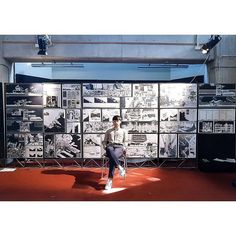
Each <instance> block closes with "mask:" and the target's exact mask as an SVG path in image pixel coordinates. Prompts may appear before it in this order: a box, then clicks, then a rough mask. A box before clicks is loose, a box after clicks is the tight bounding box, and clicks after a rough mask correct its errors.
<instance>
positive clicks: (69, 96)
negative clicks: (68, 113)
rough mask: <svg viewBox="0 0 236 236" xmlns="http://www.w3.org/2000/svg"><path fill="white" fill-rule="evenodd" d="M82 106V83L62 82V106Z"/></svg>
mask: <svg viewBox="0 0 236 236" xmlns="http://www.w3.org/2000/svg"><path fill="white" fill-rule="evenodd" d="M80 107H81V85H80V84H62V108H80Z"/></svg>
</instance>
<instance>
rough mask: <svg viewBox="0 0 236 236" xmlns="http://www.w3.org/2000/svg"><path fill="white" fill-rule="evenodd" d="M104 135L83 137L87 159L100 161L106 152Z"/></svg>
mask: <svg viewBox="0 0 236 236" xmlns="http://www.w3.org/2000/svg"><path fill="white" fill-rule="evenodd" d="M103 138H104V135H102V134H84V135H83V139H84V140H83V147H84V153H83V155H84V158H85V159H89V158H90V159H91V158H92V159H93V158H94V159H98V158H99V159H100V158H101V156H102V154H103V153H104V152H105V151H104V149H103V147H102V140H103Z"/></svg>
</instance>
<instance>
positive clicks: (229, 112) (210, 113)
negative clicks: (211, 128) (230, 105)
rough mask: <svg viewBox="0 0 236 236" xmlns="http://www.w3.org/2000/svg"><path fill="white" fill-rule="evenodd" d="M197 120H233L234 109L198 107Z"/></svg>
mask: <svg viewBox="0 0 236 236" xmlns="http://www.w3.org/2000/svg"><path fill="white" fill-rule="evenodd" d="M198 120H199V121H200V120H216V121H218V120H220V121H227V120H231V121H234V120H235V110H234V109H199V110H198Z"/></svg>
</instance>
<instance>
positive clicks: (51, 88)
mask: <svg viewBox="0 0 236 236" xmlns="http://www.w3.org/2000/svg"><path fill="white" fill-rule="evenodd" d="M43 105H44V107H51V108H60V107H61V85H60V84H52V83H45V84H43Z"/></svg>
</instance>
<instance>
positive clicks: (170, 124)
mask: <svg viewBox="0 0 236 236" xmlns="http://www.w3.org/2000/svg"><path fill="white" fill-rule="evenodd" d="M178 130H179V122H176V121H161V122H160V133H178Z"/></svg>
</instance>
